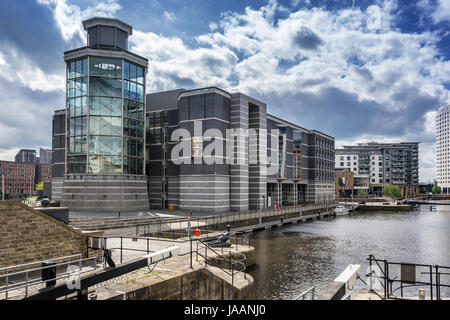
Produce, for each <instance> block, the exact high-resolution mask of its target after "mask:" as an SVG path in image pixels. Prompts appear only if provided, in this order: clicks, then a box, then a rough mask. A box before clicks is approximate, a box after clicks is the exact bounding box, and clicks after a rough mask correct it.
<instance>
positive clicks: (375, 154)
mask: <svg viewBox="0 0 450 320" xmlns="http://www.w3.org/2000/svg"><path fill="white" fill-rule="evenodd" d="M335 157H336V159H335V164H336V169H343V168H348V169H350V170H351V171H352V172H353V173H354V188H355V189H366V190H367V191H368V192H369V191H370V193H374V194H379V195H380V194H381V193H382V192H383V186H385V185H391V184H393V185H399V186H400V187H401V188H402V190H401V191H402V193H404V194H409V195H411V194H415V193H417V192H418V185H419V142H401V143H377V142H369V143H358V144H357V145H356V146H344V147H343V149H337V150H336V155H335Z"/></svg>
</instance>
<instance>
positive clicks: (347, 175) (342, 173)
mask: <svg viewBox="0 0 450 320" xmlns="http://www.w3.org/2000/svg"><path fill="white" fill-rule="evenodd" d="M334 178H335V184H334V188H335V191H336V198H353V196H354V191H355V190H354V173H353V171H352V170H350V169H348V168H346V169H337V170H336V171H335V172H334Z"/></svg>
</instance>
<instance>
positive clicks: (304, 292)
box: [293, 287, 316, 300]
mask: <svg viewBox="0 0 450 320" xmlns="http://www.w3.org/2000/svg"><path fill="white" fill-rule="evenodd" d="M315 291H316V288H315V287H311V288H309V289H308V290H306V291H303V292H302V293H301V294H299V295H298V296H296V297H295V298H294V299H293V300H300V299H302V300H305V297H306V295H307V294H308V293H310V292H311V300H314V294H315Z"/></svg>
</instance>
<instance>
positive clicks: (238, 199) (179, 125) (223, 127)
mask: <svg viewBox="0 0 450 320" xmlns="http://www.w3.org/2000/svg"><path fill="white" fill-rule="evenodd" d="M147 122H148V123H147V127H148V129H147V150H148V161H147V173H148V176H149V201H150V207H151V208H168V207H170V206H173V207H175V208H180V209H184V210H196V211H211V212H228V211H247V210H249V209H262V208H264V207H268V206H273V205H275V204H276V205H278V206H287V205H294V204H299V203H307V202H319V201H327V200H331V199H332V198H334V173H333V171H334V138H333V137H330V136H328V135H325V134H323V133H321V132H318V131H315V130H307V129H304V128H302V127H300V126H297V125H295V124H292V123H290V122H287V121H285V120H282V119H279V118H277V117H274V116H272V115H269V114H267V106H266V104H265V103H263V102H261V101H259V100H257V99H255V98H252V97H250V96H247V95H245V94H242V93H239V92H238V93H229V92H226V91H225V90H222V89H220V88H216V87H210V88H201V89H195V90H184V89H179V90H173V91H166V92H159V93H153V94H149V95H147ZM275 130H276V132H275ZM183 133H185V134H186V137H183V138H182V141H183V142H184V143H186V148H184V150H189V154H184V153H180V152H179V150H178V149H179V148H180V146H181V145H182V144H183V142H181V143H180V135H182V134H183ZM174 149H175V150H174ZM218 150H221V152H218ZM222 151H223V152H222ZM174 155H175V158H176V159H175V158H174ZM186 159H189V160H190V162H189V163H186V162H187V161H184V162H183V163H175V162H177V161H178V162H180V160H186ZM174 160H175V161H174Z"/></svg>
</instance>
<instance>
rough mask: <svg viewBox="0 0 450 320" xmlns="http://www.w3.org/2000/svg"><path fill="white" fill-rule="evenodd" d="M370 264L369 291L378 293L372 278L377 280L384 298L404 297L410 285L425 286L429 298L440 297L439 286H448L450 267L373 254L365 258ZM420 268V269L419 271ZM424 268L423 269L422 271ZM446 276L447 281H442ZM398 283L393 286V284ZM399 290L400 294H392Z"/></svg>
mask: <svg viewBox="0 0 450 320" xmlns="http://www.w3.org/2000/svg"><path fill="white" fill-rule="evenodd" d="M367 260H368V261H369V265H370V273H369V274H368V276H369V280H370V291H371V292H372V293H376V294H378V293H377V292H376V291H375V290H373V287H374V279H373V278H375V281H377V280H378V282H377V283H379V284H380V285H381V287H382V289H383V295H384V297H381V298H384V299H402V298H404V291H405V289H408V288H412V287H419V286H422V287H427V288H428V290H429V295H430V299H431V300H434V298H435V299H436V300H440V299H441V288H450V277H448V276H450V267H446V266H439V265H429V264H418V263H405V262H390V261H387V260H380V259H376V258H375V257H374V256H373V255H370V256H369V258H367ZM421 270H422V271H421ZM424 270H425V271H424ZM446 276H447V281H445V280H444V282H442V280H443V277H444V278H445V277H446ZM396 284H397V285H398V286H397V287H394V285H396ZM398 290H400V296H397V295H394V293H395V292H397V291H398Z"/></svg>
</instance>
